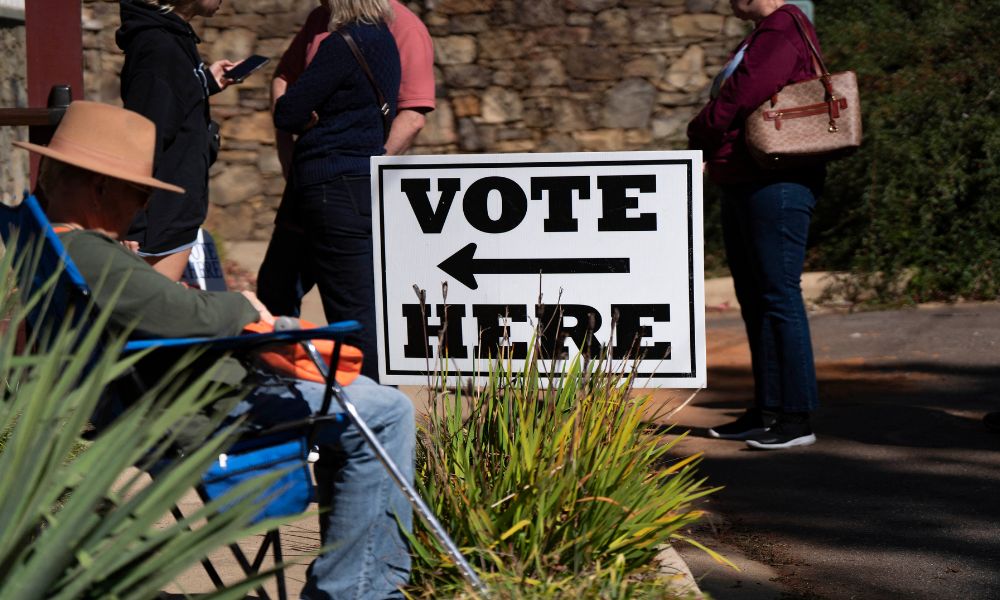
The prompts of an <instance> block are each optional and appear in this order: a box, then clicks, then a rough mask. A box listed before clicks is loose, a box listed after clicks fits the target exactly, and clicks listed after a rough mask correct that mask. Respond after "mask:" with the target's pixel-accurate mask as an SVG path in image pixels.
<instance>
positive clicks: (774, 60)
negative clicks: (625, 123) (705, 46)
mask: <svg viewBox="0 0 1000 600" xmlns="http://www.w3.org/2000/svg"><path fill="white" fill-rule="evenodd" d="M730 5H731V6H732V9H733V13H734V14H735V15H736V16H737V17H739V18H741V19H745V20H749V21H753V22H754V29H753V31H752V32H751V33H750V34H749V35H748V36H747V37H746V38H745V39H744V40H743V41H742V42H741V43H740V45H739V46H738V47H737V49H736V51H735V52H734V53H733V55H732V57H731V58H730V61H729V63H728V64H727V65H726V66H725V68H724V69H723V71H722V72H721V73H720V74H719V76H718V77H717V78H716V80H715V82H714V84H713V86H712V93H711V100H709V102H708V104H707V105H706V106H705V107H704V108H703V109H702V110H701V112H700V113H699V114H698V115H697V116H696V117H695V118H694V119H693V120H692V121H691V123H690V124H689V125H688V139H689V141H690V147H691V148H692V149H694V150H702V151H703V152H704V153H705V160H706V165H705V166H706V170H707V173H708V176H709V177H710V178H711V179H712V180H713V181H714V182H715V183H717V184H719V186H720V187H721V188H722V191H723V197H722V227H723V237H724V240H725V248H726V257H727V259H728V262H729V268H730V271H731V272H732V276H733V284H734V286H735V288H736V297H737V299H738V300H739V303H740V310H741V312H742V316H743V321H744V324H745V325H746V331H747V338H748V340H749V343H750V354H751V361H752V369H753V376H754V404H753V406H752V407H750V408H749V409H747V411H746V412H745V413H744V414H743V415H741V416H740V417H739V418H738V419H736V420H735V421H733V422H731V423H726V424H724V425H719V426H716V427H713V428H711V429H709V431H708V433H709V435H710V436H712V437H715V438H722V439H734V440H746V443H747V445H748V446H750V447H751V448H755V449H769V450H774V449H783V448H790V447H793V446H805V445H809V444H813V443H815V442H816V435H815V434H814V433H813V431H812V428H811V426H810V424H809V415H810V413H812V412H813V411H814V410H816V408H817V407H818V405H819V396H818V389H817V385H816V369H815V365H814V362H813V351H812V342H811V340H810V335H809V321H808V318H807V316H806V310H805V304H804V303H803V301H802V289H801V277H802V270H803V266H804V262H805V254H806V241H807V238H808V234H809V222H810V219H811V217H812V212H813V209H814V207H815V205H816V198H817V196H818V195H819V193H820V191H821V189H822V186H823V180H824V178H825V166H824V165H822V164H817V165H815V166H811V167H797V168H794V169H776V170H769V169H768V170H766V169H763V168H761V167H760V166H758V165H757V164H756V163H755V162H754V161H753V159H752V158H751V156H750V154H749V151H748V150H747V147H746V143H745V138H744V123H745V121H746V119H747V117H748V116H749V115H750V114H752V113H753V112H754V111H755V110H756V109H757V107H758V106H760V105H761V104H763V103H764V102H765V101H766V100H768V99H769V98H771V96H773V95H774V94H775V93H777V92H778V91H779V90H780V89H781V88H782V87H784V86H786V85H788V84H791V83H795V82H798V81H803V80H806V79H812V78H815V77H816V76H817V74H816V71H815V69H814V66H813V57H812V54H811V53H810V51H809V48H808V47H807V46H806V43H805V41H804V40H803V39H802V35H801V34H800V33H799V30H798V28H797V27H796V24H795V20H794V19H796V18H798V19H799V20H800V22H801V23H802V25H803V27H804V28H805V29H806V31H807V34H808V35H809V36H810V38H811V39H812V42H813V43H814V44H815V45H816V47H817V48H818V47H819V40H818V39H817V37H816V32H815V30H813V28H812V26H811V24H810V23H809V21H808V19H807V18H806V17H805V15H804V14H803V13H802V11H800V10H799V9H798V8H797V7H795V6H793V5H790V4H785V2H784V0H730Z"/></svg>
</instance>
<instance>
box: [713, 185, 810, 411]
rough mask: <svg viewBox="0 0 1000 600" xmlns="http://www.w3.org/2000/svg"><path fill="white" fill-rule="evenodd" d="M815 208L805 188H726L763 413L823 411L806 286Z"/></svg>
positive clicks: (730, 250) (732, 256)
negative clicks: (805, 265)
mask: <svg viewBox="0 0 1000 600" xmlns="http://www.w3.org/2000/svg"><path fill="white" fill-rule="evenodd" d="M815 206H816V196H815V195H814V193H813V191H812V190H810V188H809V187H806V186H804V185H802V184H798V183H770V184H757V185H744V186H731V187H727V188H725V189H724V196H723V201H722V231H723V236H724V238H725V244H726V258H727V260H728V261H729V269H730V271H731V272H732V274H733V284H734V286H735V288H736V298H737V300H739V303H740V310H741V311H742V314H743V322H744V324H745V325H746V330H747V338H748V339H749V342H750V355H751V360H752V368H753V377H754V400H755V403H756V405H757V406H758V407H760V408H765V409H768V410H780V411H784V412H800V413H801V412H810V411H813V410H815V409H816V407H817V406H818V405H819V398H818V392H817V389H816V368H815V365H814V364H813V352H812V343H811V341H810V338H809V320H808V318H807V317H806V310H805V305H804V303H803V302H802V287H801V282H802V267H803V263H804V262H805V255H806V240H807V239H808V236H809V220H810V217H811V216H812V212H813V208H814V207H815Z"/></svg>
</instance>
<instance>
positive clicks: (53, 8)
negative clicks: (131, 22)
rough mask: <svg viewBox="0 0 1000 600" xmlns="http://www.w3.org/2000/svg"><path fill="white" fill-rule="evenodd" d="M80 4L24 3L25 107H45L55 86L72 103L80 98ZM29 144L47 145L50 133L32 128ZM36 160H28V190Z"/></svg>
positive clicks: (63, 0)
mask: <svg viewBox="0 0 1000 600" xmlns="http://www.w3.org/2000/svg"><path fill="white" fill-rule="evenodd" d="M81 20H82V16H81V4H80V0H29V1H28V2H25V3H24V25H25V42H26V46H27V63H28V69H27V76H28V77H27V78H28V106H31V107H35V108H40V107H43V106H48V100H49V92H50V90H51V89H52V86H54V85H68V86H70V88H71V89H72V92H73V99H74V100H80V99H82V98H83V27H82V26H81ZM30 136H31V141H32V142H35V143H47V142H48V138H49V137H51V130H49V131H46V128H35V127H32V128H31V134H30ZM37 175H38V157H37V156H32V160H31V187H32V189H34V187H35V177H36V176H37Z"/></svg>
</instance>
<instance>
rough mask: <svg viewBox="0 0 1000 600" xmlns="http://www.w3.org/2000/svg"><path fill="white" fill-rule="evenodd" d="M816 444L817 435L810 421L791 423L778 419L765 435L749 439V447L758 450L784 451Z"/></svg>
mask: <svg viewBox="0 0 1000 600" xmlns="http://www.w3.org/2000/svg"><path fill="white" fill-rule="evenodd" d="M815 443H816V434H815V433H813V432H812V428H811V427H809V422H808V421H805V422H802V423H790V422H788V421H785V420H782V419H778V421H777V422H776V423H775V424H774V425H773V426H772V427H771V428H770V429H768V430H767V431H766V432H765V433H762V434H760V435H755V436H753V437H751V438H748V439H747V446H750V447H751V448H754V449H757V450H784V449H785V448H794V447H795V446H809V445H811V444H815Z"/></svg>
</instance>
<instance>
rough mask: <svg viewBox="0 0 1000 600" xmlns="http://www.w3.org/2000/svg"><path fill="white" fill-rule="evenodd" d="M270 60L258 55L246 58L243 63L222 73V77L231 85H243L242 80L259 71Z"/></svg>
mask: <svg viewBox="0 0 1000 600" xmlns="http://www.w3.org/2000/svg"><path fill="white" fill-rule="evenodd" d="M270 60H271V59H270V58H267V57H265V56H261V55H259V54H254V55H253V56H251V57H250V58H247V59H246V60H244V61H243V62H241V63H239V64H238V65H236V66H235V67H233V68H232V69H229V70H228V71H226V72H224V73H223V75H224V76H225V78H226V79H228V80H230V81H232V82H233V83H243V80H244V79H246V78H247V77H249V76H250V75H252V74H253V73H254V72H256V71H257V69H260V68H261V67H263V66H264V65H266V64H267V63H268V62H270Z"/></svg>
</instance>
